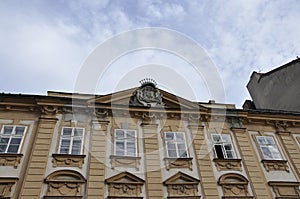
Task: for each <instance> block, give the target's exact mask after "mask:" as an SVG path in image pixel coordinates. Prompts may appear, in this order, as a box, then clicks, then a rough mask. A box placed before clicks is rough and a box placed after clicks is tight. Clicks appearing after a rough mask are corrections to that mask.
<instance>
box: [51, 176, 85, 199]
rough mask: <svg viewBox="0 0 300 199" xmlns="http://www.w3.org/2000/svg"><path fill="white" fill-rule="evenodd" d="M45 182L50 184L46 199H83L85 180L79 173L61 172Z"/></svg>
mask: <svg viewBox="0 0 300 199" xmlns="http://www.w3.org/2000/svg"><path fill="white" fill-rule="evenodd" d="M45 182H46V183H47V184H48V189H47V193H46V196H45V198H55V197H62V198H81V197H82V184H84V183H85V179H84V177H83V176H82V175H81V174H80V173H78V172H77V171H72V170H59V171H55V172H54V173H52V174H50V175H49V176H48V177H47V178H46V179H45Z"/></svg>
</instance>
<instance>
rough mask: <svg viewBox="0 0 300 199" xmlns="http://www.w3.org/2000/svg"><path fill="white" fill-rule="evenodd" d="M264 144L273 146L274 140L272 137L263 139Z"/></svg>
mask: <svg viewBox="0 0 300 199" xmlns="http://www.w3.org/2000/svg"><path fill="white" fill-rule="evenodd" d="M265 138H266V139H265V140H266V143H267V144H269V145H275V142H274V139H273V138H272V137H265Z"/></svg>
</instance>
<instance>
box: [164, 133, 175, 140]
mask: <svg viewBox="0 0 300 199" xmlns="http://www.w3.org/2000/svg"><path fill="white" fill-rule="evenodd" d="M165 135H166V140H173V139H174V133H172V132H167V133H166V134H165Z"/></svg>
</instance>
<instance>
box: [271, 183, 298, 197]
mask: <svg viewBox="0 0 300 199" xmlns="http://www.w3.org/2000/svg"><path fill="white" fill-rule="evenodd" d="M268 184H269V185H270V186H271V187H272V188H273V191H274V193H275V196H276V199H288V198H300V190H299V185H300V183H299V182H284V181H280V182H275V181H270V182H268Z"/></svg>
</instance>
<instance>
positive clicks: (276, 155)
mask: <svg viewBox="0 0 300 199" xmlns="http://www.w3.org/2000/svg"><path fill="white" fill-rule="evenodd" d="M269 150H270V151H271V153H272V156H273V158H274V159H275V160H281V155H280V153H279V151H278V149H277V147H276V146H269Z"/></svg>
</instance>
